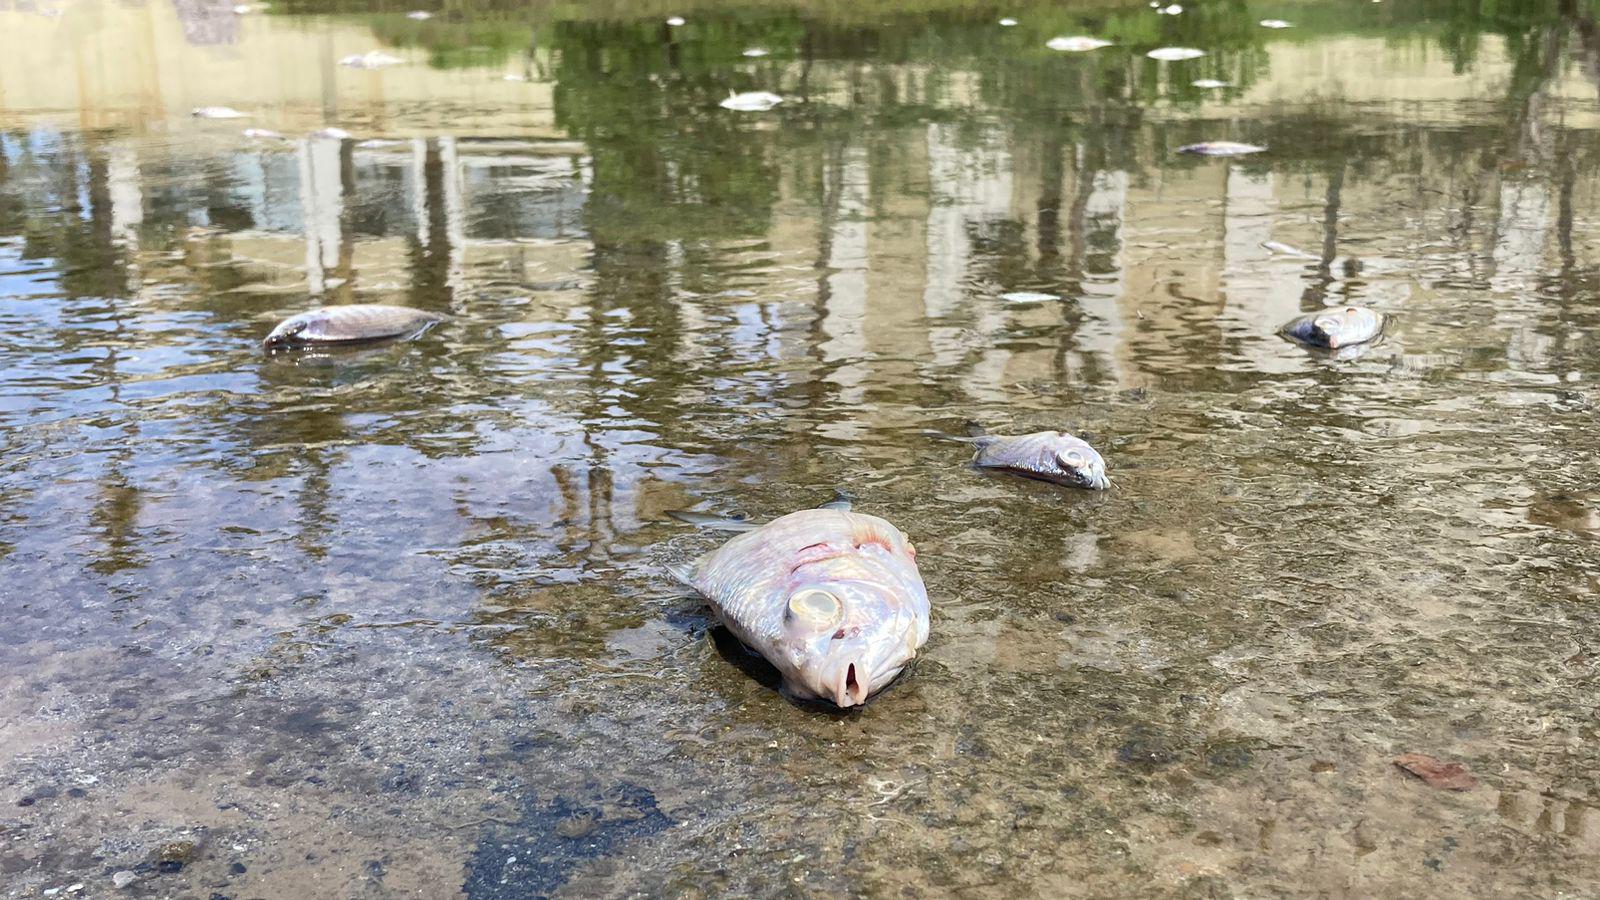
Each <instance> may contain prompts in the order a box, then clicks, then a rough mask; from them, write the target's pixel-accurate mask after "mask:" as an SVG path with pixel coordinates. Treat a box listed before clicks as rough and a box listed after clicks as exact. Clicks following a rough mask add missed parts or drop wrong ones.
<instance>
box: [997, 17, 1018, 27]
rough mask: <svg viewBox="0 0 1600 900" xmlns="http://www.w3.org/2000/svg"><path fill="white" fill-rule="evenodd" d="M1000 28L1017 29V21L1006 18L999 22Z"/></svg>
mask: <svg viewBox="0 0 1600 900" xmlns="http://www.w3.org/2000/svg"><path fill="white" fill-rule="evenodd" d="M1000 27H1001V28H1015V27H1017V20H1016V19H1013V18H1011V17H1010V16H1007V17H1006V18H1004V19H1001V20H1000Z"/></svg>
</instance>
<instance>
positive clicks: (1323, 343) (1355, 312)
mask: <svg viewBox="0 0 1600 900" xmlns="http://www.w3.org/2000/svg"><path fill="white" fill-rule="evenodd" d="M1383 323H1384V317H1383V314H1382V313H1380V312H1378V311H1377V310H1375V309H1369V308H1368V307H1365V306H1345V307H1331V308H1329V309H1324V310H1319V311H1317V312H1314V313H1307V314H1306V315H1303V316H1300V317H1298V318H1295V319H1293V320H1291V321H1290V322H1289V323H1288V324H1287V325H1284V326H1283V327H1282V328H1280V329H1278V333H1279V334H1281V335H1283V336H1284V337H1286V338H1289V339H1290V340H1294V341H1299V342H1300V343H1302V344H1305V345H1307V346H1309V347H1321V348H1324V349H1328V350H1338V349H1339V348H1341V347H1350V346H1354V345H1356V344H1365V343H1366V342H1368V341H1370V340H1372V339H1374V338H1376V337H1377V336H1378V335H1380V334H1382V333H1383Z"/></svg>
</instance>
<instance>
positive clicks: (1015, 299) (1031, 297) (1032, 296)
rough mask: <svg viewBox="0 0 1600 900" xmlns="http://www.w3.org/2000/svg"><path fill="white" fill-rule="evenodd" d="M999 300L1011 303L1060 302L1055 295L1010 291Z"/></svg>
mask: <svg viewBox="0 0 1600 900" xmlns="http://www.w3.org/2000/svg"><path fill="white" fill-rule="evenodd" d="M1000 299H1001V300H1009V301H1011V302H1012V303H1044V302H1046V301H1048V300H1060V299H1061V298H1060V297H1058V296H1056V295H1055V294H1041V293H1039V292H1037V291H1012V292H1011V293H1009V294H1001V295H1000Z"/></svg>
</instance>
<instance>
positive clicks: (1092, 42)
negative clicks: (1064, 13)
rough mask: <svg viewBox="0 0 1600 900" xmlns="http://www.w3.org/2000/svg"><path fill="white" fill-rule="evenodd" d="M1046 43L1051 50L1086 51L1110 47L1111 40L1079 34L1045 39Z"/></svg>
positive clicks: (1064, 51)
mask: <svg viewBox="0 0 1600 900" xmlns="http://www.w3.org/2000/svg"><path fill="white" fill-rule="evenodd" d="M1044 45H1045V46H1046V47H1049V48H1050V49H1051V50H1060V51H1061V52H1062V53H1086V52H1088V51H1090V50H1099V49H1100V48H1101V47H1109V46H1111V42H1110V41H1102V40H1100V39H1099V38H1092V37H1084V36H1083V35H1081V34H1079V35H1073V36H1072V37H1053V38H1051V39H1050V40H1048V41H1045V42H1044Z"/></svg>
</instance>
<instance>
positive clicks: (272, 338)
mask: <svg viewBox="0 0 1600 900" xmlns="http://www.w3.org/2000/svg"><path fill="white" fill-rule="evenodd" d="M310 327H311V317H310V316H307V315H304V314H302V315H298V316H291V317H289V318H287V319H284V320H283V321H282V322H280V323H278V327H277V328H274V329H272V333H271V334H269V335H267V339H266V341H265V342H264V343H265V344H266V346H267V349H268V350H273V349H277V348H280V347H293V346H295V345H296V344H298V343H300V342H301V341H302V340H303V338H302V337H301V335H302V334H303V333H304V332H305V330H306V329H307V328H310Z"/></svg>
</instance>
